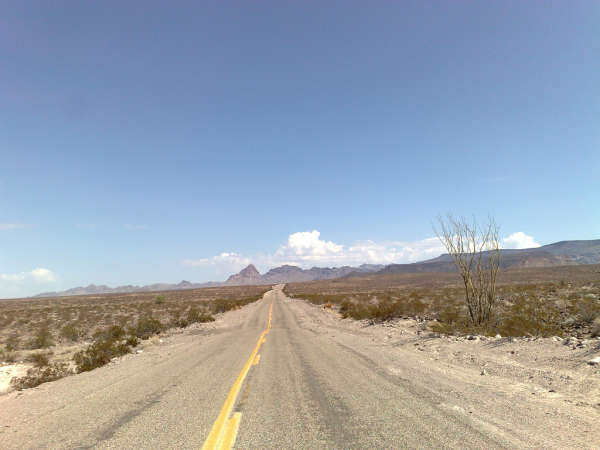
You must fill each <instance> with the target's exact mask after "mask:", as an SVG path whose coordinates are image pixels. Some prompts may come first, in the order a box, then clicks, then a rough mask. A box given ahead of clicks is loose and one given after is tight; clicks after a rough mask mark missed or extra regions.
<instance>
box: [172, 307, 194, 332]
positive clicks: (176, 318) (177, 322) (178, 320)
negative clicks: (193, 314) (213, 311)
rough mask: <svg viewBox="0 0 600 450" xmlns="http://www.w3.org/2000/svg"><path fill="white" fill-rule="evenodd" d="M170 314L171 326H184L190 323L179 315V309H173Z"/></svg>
mask: <svg viewBox="0 0 600 450" xmlns="http://www.w3.org/2000/svg"><path fill="white" fill-rule="evenodd" d="M172 314H173V318H172V319H171V326H172V327H178V328H185V327H187V326H188V325H189V324H190V323H189V321H188V320H187V319H186V318H184V317H181V311H179V310H177V311H174V312H173V313H172Z"/></svg>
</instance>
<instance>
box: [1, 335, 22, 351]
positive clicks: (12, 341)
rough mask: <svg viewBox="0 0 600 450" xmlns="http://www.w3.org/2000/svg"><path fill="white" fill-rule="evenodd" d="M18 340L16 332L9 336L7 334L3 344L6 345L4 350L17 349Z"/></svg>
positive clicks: (18, 345)
mask: <svg viewBox="0 0 600 450" xmlns="http://www.w3.org/2000/svg"><path fill="white" fill-rule="evenodd" d="M20 344H21V343H20V340H19V336H17V335H16V334H11V335H10V336H8V338H7V339H6V342H5V345H6V350H7V351H9V352H14V351H15V350H19V347H20Z"/></svg>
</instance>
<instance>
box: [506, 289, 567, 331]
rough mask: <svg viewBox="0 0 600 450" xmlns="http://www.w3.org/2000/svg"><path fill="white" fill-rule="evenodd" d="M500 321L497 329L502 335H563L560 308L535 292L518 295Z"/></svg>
mask: <svg viewBox="0 0 600 450" xmlns="http://www.w3.org/2000/svg"><path fill="white" fill-rule="evenodd" d="M498 322H499V323H498V324H497V326H496V327H495V331H498V333H500V334H501V335H502V336H525V335H527V334H532V335H539V336H552V335H562V329H561V323H562V319H561V314H560V310H559V309H557V308H556V306H555V305H554V304H553V303H552V302H548V301H545V300H544V299H543V298H540V297H538V296H537V295H535V294H522V295H518V296H516V298H515V299H514V301H513V303H512V305H508V306H507V308H506V310H505V311H504V312H503V317H502V318H500V319H499V320H498Z"/></svg>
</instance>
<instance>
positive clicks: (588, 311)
mask: <svg viewBox="0 0 600 450" xmlns="http://www.w3.org/2000/svg"><path fill="white" fill-rule="evenodd" d="M571 313H572V314H573V316H575V317H576V319H577V320H578V321H579V322H581V323H583V324H585V325H588V324H591V323H592V322H593V321H594V320H595V319H596V318H597V317H600V303H598V300H596V299H595V298H585V297H584V298H581V297H572V300H571Z"/></svg>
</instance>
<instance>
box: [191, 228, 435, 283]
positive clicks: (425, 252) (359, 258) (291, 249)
mask: <svg viewBox="0 0 600 450" xmlns="http://www.w3.org/2000/svg"><path fill="white" fill-rule="evenodd" d="M320 236H321V233H319V231H317V230H313V231H303V232H298V233H294V234H291V235H290V236H289V237H288V239H287V241H286V242H285V243H284V244H282V245H281V246H280V247H279V249H278V250H277V251H276V252H275V253H273V254H272V255H262V254H258V255H254V256H250V257H245V256H242V255H239V254H237V253H222V254H221V255H219V256H214V257H212V258H206V259H200V260H189V259H188V260H185V261H183V265H186V266H202V267H213V268H215V269H218V270H219V271H227V270H229V271H230V272H232V271H238V270H240V269H243V268H244V267H246V266H247V265H248V264H250V263H252V264H254V265H256V266H257V267H258V269H259V270H260V271H261V272H262V273H264V272H265V271H267V270H268V269H271V268H273V267H277V266H281V265H283V264H289V265H295V266H299V267H302V268H310V267H313V266H318V267H325V266H328V267H334V266H335V267H339V266H358V265H360V264H365V263H366V264H386V265H387V264H395V263H411V262H417V261H423V260H425V259H431V258H435V257H437V256H439V255H440V254H442V253H443V252H444V251H445V248H444V246H443V245H442V244H441V242H440V241H439V240H438V238H429V239H424V240H421V241H416V242H402V241H380V242H374V241H368V240H367V241H359V242H357V243H355V244H354V245H352V246H351V247H349V248H347V249H346V248H345V247H344V245H341V244H336V243H334V242H331V241H325V240H322V239H321V238H320Z"/></svg>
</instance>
